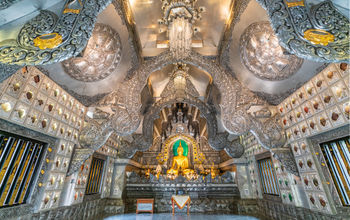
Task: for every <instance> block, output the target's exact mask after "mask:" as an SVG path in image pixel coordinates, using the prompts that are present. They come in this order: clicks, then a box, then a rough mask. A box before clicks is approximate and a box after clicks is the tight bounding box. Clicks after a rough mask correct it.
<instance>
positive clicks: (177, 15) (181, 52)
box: [159, 0, 205, 59]
mask: <svg viewBox="0 0 350 220" xmlns="http://www.w3.org/2000/svg"><path fill="white" fill-rule="evenodd" d="M195 2H196V0H162V3H163V4H162V10H163V18H162V19H161V20H160V21H159V24H165V25H167V26H168V34H169V47H170V51H171V53H172V55H173V56H174V57H175V58H176V59H183V58H185V57H187V56H188V55H189V53H190V51H191V45H192V34H193V30H192V24H194V23H195V21H196V20H200V19H201V13H202V12H204V10H205V9H204V7H199V8H198V9H197V8H196V7H195Z"/></svg>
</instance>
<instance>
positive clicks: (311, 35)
mask: <svg viewBox="0 0 350 220" xmlns="http://www.w3.org/2000/svg"><path fill="white" fill-rule="evenodd" d="M304 38H305V39H306V40H308V41H310V42H311V43H313V44H321V45H323V46H327V45H328V44H329V43H330V42H334V35H333V34H331V33H329V32H328V31H325V30H321V29H309V30H306V31H305V32H304Z"/></svg>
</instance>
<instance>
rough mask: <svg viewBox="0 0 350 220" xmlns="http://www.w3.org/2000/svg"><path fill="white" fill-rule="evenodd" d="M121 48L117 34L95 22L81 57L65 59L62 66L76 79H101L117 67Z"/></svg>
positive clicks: (87, 80)
mask: <svg viewBox="0 0 350 220" xmlns="http://www.w3.org/2000/svg"><path fill="white" fill-rule="evenodd" d="M121 49H122V48H121V42H120V38H119V34H118V33H117V32H116V31H115V30H113V29H112V28H111V27H110V26H108V25H105V24H99V23H97V24H96V25H95V28H94V31H93V32H92V36H91V38H90V39H89V41H88V44H87V46H86V48H85V49H84V52H83V54H82V57H75V58H70V59H68V60H65V61H63V62H62V66H63V68H64V70H65V72H66V73H68V74H69V75H70V76H72V77H73V78H75V79H76V80H79V81H84V82H95V81H98V80H102V79H104V78H106V77H107V76H109V75H110V74H111V73H113V72H114V71H115V69H116V68H117V67H118V64H119V62H120V60H121Z"/></svg>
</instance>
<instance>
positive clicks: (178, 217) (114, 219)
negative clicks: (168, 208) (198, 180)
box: [105, 213, 258, 220]
mask: <svg viewBox="0 0 350 220" xmlns="http://www.w3.org/2000/svg"><path fill="white" fill-rule="evenodd" d="M228 219H230V220H258V219H257V218H254V217H250V216H241V215H206V214H190V215H189V216H187V215H186V214H184V213H175V215H174V216H173V215H172V214H171V213H157V214H146V213H145V214H137V215H136V214H124V215H115V216H111V217H108V218H105V220H228Z"/></svg>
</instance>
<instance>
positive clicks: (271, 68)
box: [240, 21, 303, 80]
mask: <svg viewBox="0 0 350 220" xmlns="http://www.w3.org/2000/svg"><path fill="white" fill-rule="evenodd" d="M283 50H284V49H283V48H282V47H281V46H280V45H279V43H278V39H277V37H276V35H275V34H274V32H273V30H272V28H271V26H270V22H267V21H265V22H264V21H262V22H256V23H253V24H251V25H249V26H248V27H247V28H246V29H245V31H244V33H243V34H242V36H241V39H240V57H241V61H242V63H243V64H244V65H245V67H246V68H247V69H248V70H249V71H251V72H252V73H253V74H254V75H255V76H257V77H259V78H261V79H265V80H283V79H286V78H288V77H290V76H292V75H293V74H294V73H296V72H297V71H298V70H299V69H300V67H301V65H302V63H303V60H302V59H300V58H298V57H297V56H295V55H290V54H288V53H285V52H284V51H283Z"/></svg>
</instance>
